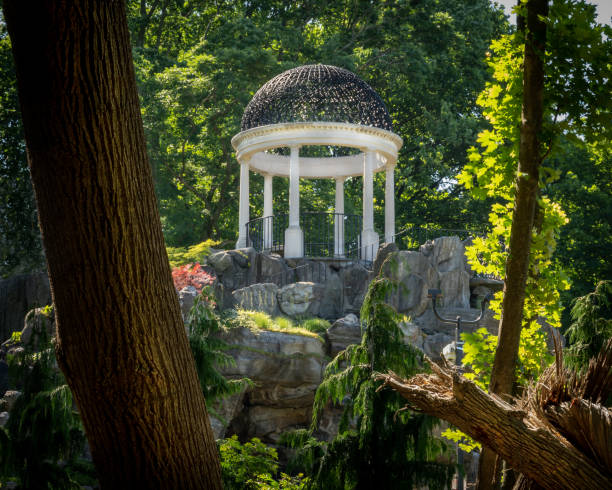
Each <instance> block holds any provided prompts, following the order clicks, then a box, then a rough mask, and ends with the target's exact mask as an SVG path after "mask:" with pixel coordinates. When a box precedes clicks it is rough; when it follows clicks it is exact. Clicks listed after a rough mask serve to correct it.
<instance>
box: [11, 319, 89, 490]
mask: <svg viewBox="0 0 612 490" xmlns="http://www.w3.org/2000/svg"><path fill="white" fill-rule="evenodd" d="M34 346H36V350H34ZM9 366H10V373H11V375H12V376H11V378H12V383H13V385H14V387H16V388H19V389H20V390H21V391H22V395H21V396H20V397H19V398H18V399H17V400H16V402H15V405H14V407H13V408H12V410H11V412H10V417H9V420H8V422H7V424H6V426H5V427H3V428H0V479H1V480H0V481H5V482H6V481H8V480H16V481H17V482H18V484H19V488H28V489H29V488H57V489H72V488H80V484H83V483H89V482H91V481H94V480H95V471H94V469H93V465H91V463H89V462H87V461H84V460H83V459H82V452H83V448H84V444H85V436H84V433H83V428H82V425H81V421H80V418H79V416H78V413H77V412H76V410H75V408H74V404H73V400H72V394H71V392H70V389H69V388H68V385H66V384H65V381H64V378H63V376H62V374H61V373H60V371H59V369H58V368H57V366H56V364H55V352H54V348H53V344H52V342H51V340H50V339H49V338H48V335H47V333H46V329H45V328H42V329H40V330H38V329H35V330H34V331H33V334H32V338H31V339H30V342H29V344H28V345H26V346H24V350H23V352H21V353H18V354H15V355H13V356H11V357H10V359H9Z"/></svg>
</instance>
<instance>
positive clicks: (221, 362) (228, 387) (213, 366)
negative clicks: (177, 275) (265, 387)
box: [187, 287, 251, 412]
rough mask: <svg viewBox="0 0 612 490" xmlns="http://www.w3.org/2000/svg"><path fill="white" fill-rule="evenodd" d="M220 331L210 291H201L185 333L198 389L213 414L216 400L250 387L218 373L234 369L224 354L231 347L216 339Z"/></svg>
mask: <svg viewBox="0 0 612 490" xmlns="http://www.w3.org/2000/svg"><path fill="white" fill-rule="evenodd" d="M222 328H223V327H222V321H221V318H220V317H219V315H217V313H216V312H215V310H214V297H213V296H212V293H211V291H210V288H209V287H204V288H203V290H202V294H200V295H199V296H198V297H197V298H196V300H195V303H194V305H193V308H192V309H191V311H190V312H189V317H188V320H187V329H188V338H189V346H190V347H191V352H192V354H193V358H194V360H195V365H196V370H197V372H198V378H199V380H200V386H201V387H202V391H203V392H204V397H205V398H206V403H207V406H208V408H209V410H211V411H213V412H214V408H213V405H212V403H213V402H214V401H215V400H216V399H218V398H220V397H225V396H229V395H233V394H235V393H238V392H240V390H242V389H243V388H244V387H245V386H247V385H248V384H250V383H251V382H250V380H248V379H246V378H242V379H236V380H228V379H226V378H225V377H224V376H223V375H222V374H221V373H220V372H219V371H218V369H221V368H223V367H226V366H235V361H234V358H233V357H232V356H230V355H229V354H226V353H225V351H226V350H228V349H229V348H230V346H229V345H228V344H227V343H226V342H224V341H223V340H221V339H220V338H219V337H218V336H217V335H216V334H218V333H219V332H220V331H221V330H222Z"/></svg>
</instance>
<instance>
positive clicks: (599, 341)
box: [565, 281, 612, 369]
mask: <svg viewBox="0 0 612 490" xmlns="http://www.w3.org/2000/svg"><path fill="white" fill-rule="evenodd" d="M571 315H572V320H573V322H572V324H571V325H570V326H569V328H568V329H567V332H566V333H567V336H568V338H569V343H570V346H569V347H568V348H567V350H566V357H565V363H566V364H567V365H569V366H570V367H572V368H574V369H585V368H586V367H588V365H589V360H590V359H591V358H593V357H595V356H596V355H597V354H598V353H599V351H600V350H601V349H602V347H603V346H604V344H605V343H606V342H607V341H608V339H610V338H611V337H612V281H600V282H599V284H597V287H596V288H595V291H593V292H592V293H589V294H587V295H585V296H582V297H581V298H577V299H576V301H575V302H574V305H573V307H572V311H571Z"/></svg>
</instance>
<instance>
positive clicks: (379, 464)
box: [289, 278, 453, 489]
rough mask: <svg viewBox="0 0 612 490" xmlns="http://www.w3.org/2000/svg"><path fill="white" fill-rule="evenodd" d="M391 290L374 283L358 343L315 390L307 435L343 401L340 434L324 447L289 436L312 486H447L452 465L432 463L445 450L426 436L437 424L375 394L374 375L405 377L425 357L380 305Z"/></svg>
mask: <svg viewBox="0 0 612 490" xmlns="http://www.w3.org/2000/svg"><path fill="white" fill-rule="evenodd" d="M391 291H392V286H391V283H390V282H389V281H388V280H386V279H382V278H377V279H375V280H374V281H373V282H372V284H371V285H370V289H369V290H368V293H367V295H366V298H365V300H364V304H363V307H362V310H361V320H362V322H363V325H364V327H365V329H364V335H363V338H362V342H361V344H358V345H350V346H348V347H347V349H346V350H344V351H342V352H340V353H339V354H338V355H337V356H336V358H335V359H333V360H332V361H331V362H330V363H329V364H328V365H327V367H326V369H325V375H324V379H323V382H322V383H321V385H320V386H319V388H318V389H317V392H316V395H315V402H314V406H313V422H312V426H311V431H314V430H316V427H317V424H318V422H319V420H320V416H321V412H322V410H323V409H324V408H325V407H326V406H328V404H329V403H333V404H340V405H342V406H343V407H344V411H343V416H342V419H341V422H340V427H339V433H338V435H337V436H336V437H335V438H334V439H333V440H332V441H331V442H329V443H318V442H317V441H316V440H314V439H313V438H312V437H311V433H307V432H298V433H297V434H294V436H292V437H290V438H289V439H291V440H292V445H293V446H294V447H297V448H298V453H297V456H296V461H301V462H302V464H303V466H304V468H305V469H306V471H307V473H308V474H312V477H313V486H314V488H325V489H334V488H377V487H380V488H389V489H393V488H413V487H414V486H419V485H429V488H432V489H434V488H445V486H446V485H448V484H449V483H450V478H451V476H452V473H453V467H452V465H445V464H441V463H434V462H433V461H434V457H435V456H436V455H437V454H439V453H440V452H441V451H442V450H443V449H444V448H445V446H444V445H443V444H442V443H441V442H440V441H438V440H435V439H433V438H432V436H431V430H432V429H433V428H434V426H435V425H436V424H437V421H436V420H435V419H433V418H431V417H428V416H425V415H423V414H415V413H412V412H409V411H407V410H402V408H403V406H404V403H403V400H402V398H401V397H400V396H399V395H397V393H395V392H393V391H391V390H382V391H377V385H376V382H375V381H374V379H373V377H374V376H375V374H376V373H378V372H384V371H388V370H392V371H394V372H396V373H397V374H399V375H401V376H410V375H412V374H415V373H416V372H418V371H419V369H420V368H421V361H422V353H421V352H420V351H418V350H417V349H414V348H412V347H411V346H409V345H406V344H404V342H403V334H402V332H401V330H400V328H399V326H398V322H399V320H400V319H399V316H398V315H397V313H396V312H395V310H393V308H391V307H390V306H389V305H387V304H385V298H386V297H387V296H388V295H389V294H390V293H391Z"/></svg>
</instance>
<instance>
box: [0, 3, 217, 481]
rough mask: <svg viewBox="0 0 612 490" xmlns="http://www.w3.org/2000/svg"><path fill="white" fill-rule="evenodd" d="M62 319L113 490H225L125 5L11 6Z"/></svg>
mask: <svg viewBox="0 0 612 490" xmlns="http://www.w3.org/2000/svg"><path fill="white" fill-rule="evenodd" d="M3 5H4V12H5V19H6V23H7V26H8V30H9V34H10V36H11V42H12V46H13V54H14V57H15V63H16V66H17V78H18V87H19V98H20V103H21V109H22V115H23V121H24V127H25V136H26V143H27V151H28V160H29V165H30V169H31V174H32V180H33V183H34V189H35V193H36V200H37V205H38V212H39V219H40V225H41V229H42V235H43V242H44V246H45V250H46V256H47V262H48V270H49V277H50V281H51V288H52V296H53V301H54V303H55V307H56V318H57V330H58V338H57V346H56V349H57V356H58V362H59V364H60V367H61V369H62V371H63V372H64V374H65V376H66V379H67V381H68V384H69V385H70V388H71V390H72V392H73V395H74V398H75V400H76V403H77V405H78V408H79V410H80V413H81V416H82V419H83V425H84V427H85V431H86V434H87V438H88V440H89V443H90V447H91V453H92V456H93V460H94V463H95V465H96V468H97V470H98V474H99V478H100V483H101V485H102V486H103V487H104V488H113V489H115V488H130V489H132V488H182V489H183V488H185V489H187V488H193V489H201V488H221V483H220V470H219V464H218V456H217V450H216V446H215V441H214V438H213V434H212V431H211V428H210V424H209V421H208V415H207V412H206V405H205V401H204V397H203V395H202V392H201V389H200V385H199V383H198V379H197V375H196V370H195V366H194V362H193V358H192V355H191V352H190V349H189V345H188V342H187V337H186V335H185V330H184V326H183V322H182V320H181V314H180V310H179V305H178V300H177V295H176V291H175V289H174V286H173V283H172V278H171V274H170V269H169V266H168V259H167V255H166V252H165V248H164V240H163V236H162V231H161V224H160V220H159V214H158V210H157V204H156V200H155V195H154V191H153V180H152V177H151V169H150V166H149V163H148V159H147V155H146V149H145V140H144V133H143V127H142V121H141V117H140V110H139V105H138V94H137V90H136V82H135V77H134V69H133V64H132V57H131V48H130V43H129V33H128V28H127V21H126V14H125V2H124V1H123V0H112V1H110V0H109V1H105V2H99V1H93V0H81V1H75V2H54V1H52V0H40V1H36V2H23V1H21V0H5V1H4V2H3Z"/></svg>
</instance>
